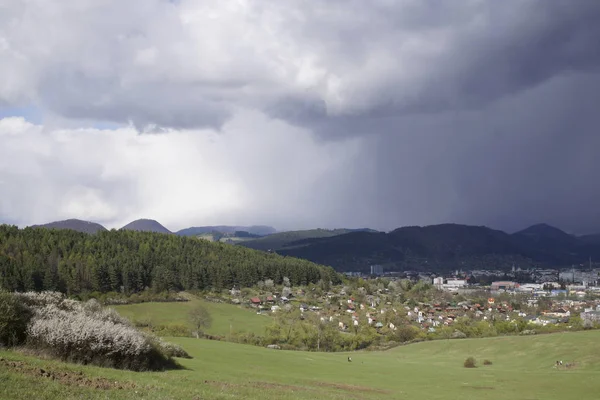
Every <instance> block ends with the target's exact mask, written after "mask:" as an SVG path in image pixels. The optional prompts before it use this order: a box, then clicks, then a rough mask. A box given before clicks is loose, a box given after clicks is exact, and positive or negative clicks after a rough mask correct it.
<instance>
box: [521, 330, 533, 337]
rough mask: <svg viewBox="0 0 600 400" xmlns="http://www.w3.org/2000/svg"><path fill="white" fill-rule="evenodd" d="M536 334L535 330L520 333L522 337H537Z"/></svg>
mask: <svg viewBox="0 0 600 400" xmlns="http://www.w3.org/2000/svg"><path fill="white" fill-rule="evenodd" d="M535 334H536V332H535V330H533V329H526V330H524V331H522V332H521V333H519V335H522V336H527V335H535Z"/></svg>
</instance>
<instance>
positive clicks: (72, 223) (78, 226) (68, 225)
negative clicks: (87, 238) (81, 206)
mask: <svg viewBox="0 0 600 400" xmlns="http://www.w3.org/2000/svg"><path fill="white" fill-rule="evenodd" d="M31 227H32V228H47V229H71V230H74V231H77V232H83V233H90V234H94V233H97V232H98V231H106V228H105V227H103V226H102V225H100V224H97V223H95V222H90V221H83V220H80V219H66V220H64V221H55V222H50V223H48V224H43V225H32V226H31Z"/></svg>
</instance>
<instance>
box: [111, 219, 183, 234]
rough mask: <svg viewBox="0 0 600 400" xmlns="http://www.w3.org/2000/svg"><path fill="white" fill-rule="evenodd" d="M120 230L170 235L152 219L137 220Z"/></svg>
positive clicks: (168, 231)
mask: <svg viewBox="0 0 600 400" xmlns="http://www.w3.org/2000/svg"><path fill="white" fill-rule="evenodd" d="M121 229H122V230H125V231H139V232H157V233H172V232H171V231H170V230H168V229H167V228H165V227H164V226H162V225H161V224H160V223H159V222H158V221H155V220H153V219H137V220H135V221H133V222H130V223H128V224H127V225H125V226H124V227H122V228H121Z"/></svg>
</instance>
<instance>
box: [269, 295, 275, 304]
mask: <svg viewBox="0 0 600 400" xmlns="http://www.w3.org/2000/svg"><path fill="white" fill-rule="evenodd" d="M274 301H275V299H274V298H273V296H267V302H268V303H273V302H274Z"/></svg>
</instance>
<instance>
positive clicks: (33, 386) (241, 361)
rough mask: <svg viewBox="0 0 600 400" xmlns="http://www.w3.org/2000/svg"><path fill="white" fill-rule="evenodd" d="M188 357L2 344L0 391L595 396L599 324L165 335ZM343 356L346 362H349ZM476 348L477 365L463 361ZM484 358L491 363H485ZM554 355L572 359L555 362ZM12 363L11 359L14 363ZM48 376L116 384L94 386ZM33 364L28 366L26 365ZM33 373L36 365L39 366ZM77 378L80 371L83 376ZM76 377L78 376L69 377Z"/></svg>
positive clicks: (505, 398) (584, 399)
mask: <svg viewBox="0 0 600 400" xmlns="http://www.w3.org/2000/svg"><path fill="white" fill-rule="evenodd" d="M167 340H168V341H170V342H174V343H177V344H179V345H181V346H182V347H183V348H184V349H185V350H186V351H187V352H188V353H189V354H190V355H191V356H192V357H193V358H191V359H179V360H178V361H179V362H180V363H181V364H182V365H183V366H184V367H185V368H184V369H181V370H174V371H169V372H168V373H145V372H144V373H140V372H131V371H117V370H112V369H109V368H98V367H90V366H83V365H75V364H68V363H62V362H56V361H47V360H40V359H37V358H34V357H31V356H26V355H22V354H20V353H18V352H9V351H3V350H0V357H1V358H3V359H4V360H5V361H9V362H11V363H12V364H11V365H12V366H11V367H10V368H9V367H8V365H7V364H5V365H0V381H2V382H3V385H2V386H0V397H2V398H6V399H14V400H30V399H33V398H35V399H41V400H51V399H57V398H60V399H67V400H71V399H73V400H74V399H81V398H85V399H93V400H96V399H97V400H100V399H105V398H107V397H110V398H111V399H115V400H129V399H133V398H144V399H150V400H159V399H193V398H197V399H225V398H236V399H237V398H240V399H262V400H271V399H288V400H292V399H294V400H295V399H304V400H311V399H316V398H318V399H325V400H327V399H331V400H333V399H354V398H356V399H366V400H371V399H373V400H374V399H421V398H426V399H432V400H446V399H464V400H478V399H486V400H513V399H544V400H564V399H578V400H596V399H597V398H598V392H600V380H598V379H597V376H598V373H600V354H599V353H598V351H597V343H598V340H600V331H588V332H573V333H564V334H550V335H536V336H521V337H514V336H506V337H496V338H489V339H465V340H441V341H428V342H422V343H417V344H412V345H407V346H400V347H397V348H395V349H392V350H389V351H383V352H381V351H368V352H354V353H325V352H310V353H308V352H302V351H285V350H278V351H275V350H270V349H266V348H261V347H256V346H248V345H240V344H235V343H228V342H221V341H216V340H198V339H192V338H167ZM348 356H351V357H352V362H347V361H346V359H347V357H348ZM467 357H475V359H476V360H477V361H478V363H479V364H478V367H477V368H471V369H467V368H464V367H463V361H464V360H465V359H466V358H467ZM483 360H490V361H492V365H482V364H483ZM556 360H563V361H564V362H565V363H573V364H574V367H572V368H568V369H567V368H566V367H564V368H562V369H559V368H554V367H553V366H554V363H555V362H556ZM15 366H16V367H18V368H16V367H15ZM249 366H250V367H249ZM40 369H42V371H44V372H47V373H48V374H49V375H50V374H52V375H58V374H56V372H60V373H61V375H60V376H73V377H79V382H84V383H85V380H86V379H96V380H100V379H102V381H100V382H101V383H103V382H109V383H111V384H112V383H115V384H116V383H118V384H120V385H121V386H122V388H120V389H117V388H114V389H110V386H109V389H108V390H98V389H97V388H95V387H94V386H93V385H84V384H80V385H67V384H65V382H64V381H61V380H59V379H50V378H45V377H44V375H43V374H39V372H40ZM32 372H33V373H32ZM36 373H37V374H36ZM82 378H83V379H82ZM75 382H77V381H75Z"/></svg>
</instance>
